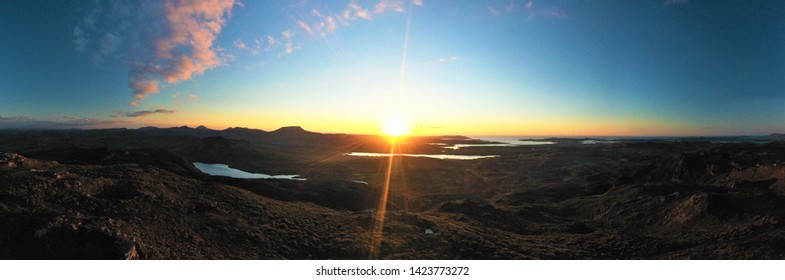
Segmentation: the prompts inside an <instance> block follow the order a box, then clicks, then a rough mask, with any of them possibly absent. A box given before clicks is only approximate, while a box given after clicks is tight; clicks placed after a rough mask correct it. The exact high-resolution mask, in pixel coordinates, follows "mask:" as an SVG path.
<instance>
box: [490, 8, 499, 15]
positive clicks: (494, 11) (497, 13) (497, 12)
mask: <svg viewBox="0 0 785 280" xmlns="http://www.w3.org/2000/svg"><path fill="white" fill-rule="evenodd" d="M487 8H488V12H490V13H491V14H493V15H494V16H498V15H499V11H497V10H496V8H494V7H493V6H488V7H487Z"/></svg>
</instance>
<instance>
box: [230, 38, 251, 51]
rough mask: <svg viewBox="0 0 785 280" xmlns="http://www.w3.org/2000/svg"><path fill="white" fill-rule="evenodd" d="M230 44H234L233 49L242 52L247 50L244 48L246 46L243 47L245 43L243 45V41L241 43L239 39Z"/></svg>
mask: <svg viewBox="0 0 785 280" xmlns="http://www.w3.org/2000/svg"><path fill="white" fill-rule="evenodd" d="M232 43H233V44H234V46H235V47H237V48H238V49H242V50H244V49H247V48H248V46H246V45H245V43H243V41H242V40H240V39H237V40H234V42H232Z"/></svg>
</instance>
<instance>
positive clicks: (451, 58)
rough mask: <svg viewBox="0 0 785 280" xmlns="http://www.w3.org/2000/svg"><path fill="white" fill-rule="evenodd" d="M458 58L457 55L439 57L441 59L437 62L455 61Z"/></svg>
mask: <svg viewBox="0 0 785 280" xmlns="http://www.w3.org/2000/svg"><path fill="white" fill-rule="evenodd" d="M456 60H458V57H457V56H451V57H442V58H439V60H438V61H437V62H439V63H447V62H453V61H456Z"/></svg>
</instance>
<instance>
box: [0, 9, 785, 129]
mask: <svg viewBox="0 0 785 280" xmlns="http://www.w3.org/2000/svg"><path fill="white" fill-rule="evenodd" d="M782 11H785V1H726V0H722V1H697V0H662V1H537V0H531V1H509V0H502V1H445V0H439V1H437V0H335V1H307V0H300V1H250V0H234V1H233V0H216V1H175V0H171V1H170V0H164V1H156V0H150V1H40V0H25V1H21V0H11V1H2V3H0V128H58V129H59V128H83V129H89V128H108V127H128V128H136V127H142V126H150V125H152V126H160V127H170V126H181V125H188V126H191V127H194V126H198V125H205V126H207V127H209V128H214V129H224V128H228V127H249V128H257V129H262V130H275V129H277V128H279V127H282V126H302V127H303V128H305V129H307V130H311V131H316V132H324V133H360V134H376V133H380V131H382V130H383V128H382V126H384V123H385V122H386V121H387V120H389V119H396V120H402V122H404V123H406V124H407V125H408V126H409V130H410V131H411V133H413V134H421V135H446V134H462V135H528V136H697V135H706V136H710V135H766V134H770V133H774V132H780V133H782V132H785V13H783V12H782Z"/></svg>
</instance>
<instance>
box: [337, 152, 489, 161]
mask: <svg viewBox="0 0 785 280" xmlns="http://www.w3.org/2000/svg"><path fill="white" fill-rule="evenodd" d="M346 155H347V156H352V157H390V156H396V157H399V156H400V157H426V158H435V159H457V160H473V159H482V158H494V157H498V155H490V156H472V155H437V154H384V153H360V152H351V153H348V154H346Z"/></svg>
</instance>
